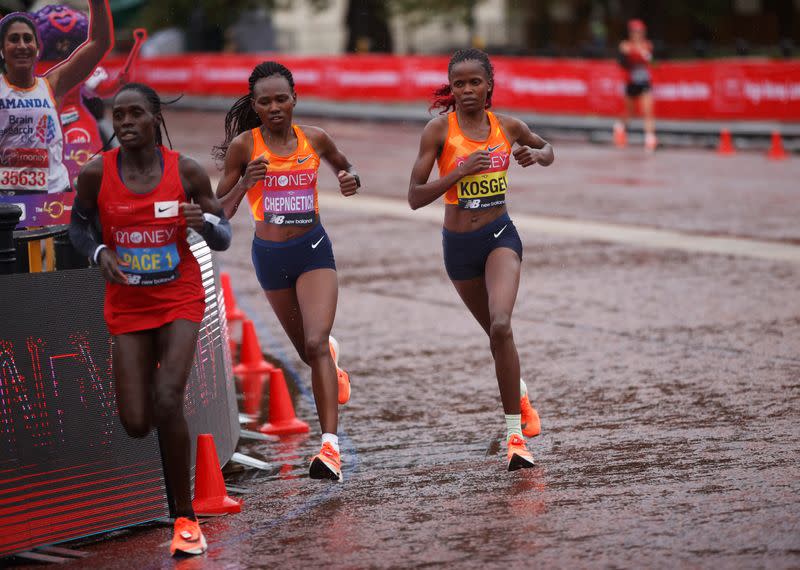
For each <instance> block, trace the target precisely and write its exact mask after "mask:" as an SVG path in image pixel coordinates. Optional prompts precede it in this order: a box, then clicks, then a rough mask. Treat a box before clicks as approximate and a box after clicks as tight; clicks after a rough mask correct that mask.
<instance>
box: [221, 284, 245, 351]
mask: <svg viewBox="0 0 800 570" xmlns="http://www.w3.org/2000/svg"><path fill="white" fill-rule="evenodd" d="M219 281H220V284H221V285H222V298H223V300H224V301H225V318H226V320H227V321H228V331H227V332H228V347H229V348H230V350H231V359H232V360H234V361H235V359H236V347H237V346H238V342H237V339H239V338H240V337H239V336H237V335H236V334H235V331H234V329H235V327H236V325H237V324H239V325H241V322H242V321H243V320H244V319H245V317H246V316H247V315H245V314H244V311H242V310H241V309H240V308H239V306H238V305H237V304H236V297H234V296H233V288H232V287H231V276H230V275H229V274H228V273H225V272H224V271H223V272H222V273H220V274H219ZM237 332H238V331H237Z"/></svg>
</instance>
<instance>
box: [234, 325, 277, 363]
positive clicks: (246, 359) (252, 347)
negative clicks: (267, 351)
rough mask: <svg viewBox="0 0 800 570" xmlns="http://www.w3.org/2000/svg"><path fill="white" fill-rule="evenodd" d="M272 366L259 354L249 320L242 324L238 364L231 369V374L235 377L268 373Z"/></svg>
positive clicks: (254, 329)
mask: <svg viewBox="0 0 800 570" xmlns="http://www.w3.org/2000/svg"><path fill="white" fill-rule="evenodd" d="M272 368H273V367H272V365H271V364H270V363H269V362H267V361H266V360H264V355H263V354H261V346H260V345H259V344H258V336H257V335H256V327H255V325H253V321H251V320H250V319H244V321H243V322H242V350H241V352H240V353H239V364H237V365H236V366H234V367H233V373H234V374H236V375H237V376H244V375H245V374H252V373H254V372H262V373H263V372H269V371H270V370H272Z"/></svg>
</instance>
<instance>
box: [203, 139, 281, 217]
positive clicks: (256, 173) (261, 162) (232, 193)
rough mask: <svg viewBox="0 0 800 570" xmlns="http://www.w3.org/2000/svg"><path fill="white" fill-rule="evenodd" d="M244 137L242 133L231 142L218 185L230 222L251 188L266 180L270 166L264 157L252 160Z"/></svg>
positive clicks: (220, 197) (218, 196)
mask: <svg viewBox="0 0 800 570" xmlns="http://www.w3.org/2000/svg"><path fill="white" fill-rule="evenodd" d="M244 136H245V133H242V134H241V135H239V136H238V137H236V138H235V139H233V141H231V144H230V146H229V147H228V151H227V152H226V153H225V164H224V166H223V171H222V178H220V180H219V183H218V184H217V192H216V194H217V198H218V199H219V201H220V203H221V204H222V208H223V210H224V212H225V217H227V218H228V219H229V220H230V219H232V218H233V216H234V214H236V210H237V209H238V208H239V204H240V203H241V201H242V199H243V198H244V197H245V195H246V194H247V191H248V190H249V189H250V187H251V186H253V184H255V183H256V182H258V181H259V180H264V177H265V176H266V174H267V165H268V164H269V161H268V160H267V159H266V158H264V157H263V156H259V157H257V158H256V159H255V160H252V161H251V160H250V154H251V153H252V151H251V150H249V149H248V148H247V143H246V141H245V139H244ZM242 174H244V176H243V175H242Z"/></svg>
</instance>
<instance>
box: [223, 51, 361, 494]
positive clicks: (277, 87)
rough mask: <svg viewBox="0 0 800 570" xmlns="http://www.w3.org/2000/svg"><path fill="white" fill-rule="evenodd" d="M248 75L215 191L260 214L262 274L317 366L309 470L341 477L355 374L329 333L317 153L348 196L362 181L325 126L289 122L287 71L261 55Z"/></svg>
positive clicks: (228, 124) (329, 272)
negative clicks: (316, 437) (341, 433)
mask: <svg viewBox="0 0 800 570" xmlns="http://www.w3.org/2000/svg"><path fill="white" fill-rule="evenodd" d="M248 84H249V92H248V94H247V95H244V96H243V97H240V98H239V100H238V101H236V103H235V104H234V105H233V107H231V110H230V111H229V112H228V114H227V116H226V117H225V131H226V132H225V140H224V141H223V143H222V144H221V145H219V146H217V147H216V149H215V150H216V156H217V157H218V158H220V159H224V164H225V167H224V168H225V172H224V174H223V176H222V178H221V179H220V182H219V186H218V187H217V196H218V197H219V198H220V201H221V202H222V205H223V207H224V208H225V212H226V214H227V215H228V217H232V216H233V215H234V213H235V212H236V210H237V208H238V207H239V204H240V203H241V202H242V200H243V199H244V197H245V196H247V203H248V205H249V209H250V213H251V214H252V216H253V219H254V220H255V222H256V223H255V226H256V227H255V235H254V236H253V246H252V249H251V255H252V259H253V268H254V269H255V272H256V277H257V278H258V282H259V283H260V284H261V288H262V289H263V290H264V294H265V296H266V297H267V300H268V301H269V304H270V305H271V306H272V309H273V311H274V312H275V315H276V316H277V317H278V320H279V321H280V323H281V325H282V326H283V329H284V330H285V331H286V334H287V335H288V337H289V339H290V340H291V341H292V344H293V345H294V346H295V348H296V349H297V354H298V355H299V356H300V358H301V359H302V360H303V362H305V363H306V364H308V365H309V367H310V368H311V384H312V386H313V388H314V399H315V400H316V404H317V411H318V413H319V421H320V427H321V428H322V442H321V443H322V445H321V447H320V452H319V454H317V455H316V456H315V457H314V458H313V459H312V460H311V464H310V466H309V476H310V477H311V478H312V479H333V480H338V481H341V480H342V469H341V456H340V454H339V439H338V436H337V429H338V422H339V410H338V404H345V403H347V401H348V400H349V399H350V377H349V375H348V374H347V372H345V371H344V370H342V369H341V368H339V367H338V364H337V363H338V359H339V355H340V351H339V344H338V342H337V341H336V339H334V338H333V337H332V336H330V332H331V329H332V327H333V320H334V316H335V314H336V303H337V298H338V291H339V285H338V281H337V276H336V261H335V259H334V256H333V246H332V245H331V240H330V238H329V237H328V234H327V232H326V231H325V228H324V227H323V226H322V223H321V222H320V219H319V203H318V198H317V174H318V172H319V166H320V162H325V163H326V164H328V165H329V166H330V167H331V168H333V170H334V172H336V177H337V179H338V181H339V190H340V191H341V193H342V194H343V195H345V196H352V195H354V194H355V193H356V190H357V189H358V188H359V187H360V185H361V183H360V181H359V178H358V175H357V174H356V171H355V167H353V165H352V164H350V162H349V161H348V160H347V157H345V155H344V154H342V152H340V151H339V150H338V149H337V148H336V145H335V144H334V142H333V139H332V138H331V137H330V136H329V135H328V134H327V133H326V132H325V131H323V130H322V129H320V128H317V127H312V126H304V127H302V128H301V127H299V126H298V125H295V124H293V122H292V117H293V113H294V106H295V104H296V103H297V93H296V92H295V88H294V78H293V77H292V72H291V71H289V70H288V69H287V68H286V67H285V66H283V65H281V64H280V63H277V62H275V61H265V62H263V63H261V64H259V65H257V66H256V67H255V68H254V69H253V72H252V73H251V74H250V78H249V81H248ZM265 138H266V140H265Z"/></svg>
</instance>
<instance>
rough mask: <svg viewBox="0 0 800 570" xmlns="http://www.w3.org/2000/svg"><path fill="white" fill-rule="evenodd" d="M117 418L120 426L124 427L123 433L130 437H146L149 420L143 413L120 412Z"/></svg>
mask: <svg viewBox="0 0 800 570" xmlns="http://www.w3.org/2000/svg"><path fill="white" fill-rule="evenodd" d="M119 420H120V422H121V423H122V427H123V428H125V433H127V434H128V435H129V436H130V437H133V438H136V439H140V438H143V437H147V434H149V433H150V428H151V426H150V422H149V421H148V418H147V417H145V416H144V415H134V414H130V413H127V414H126V413H120V415H119Z"/></svg>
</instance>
